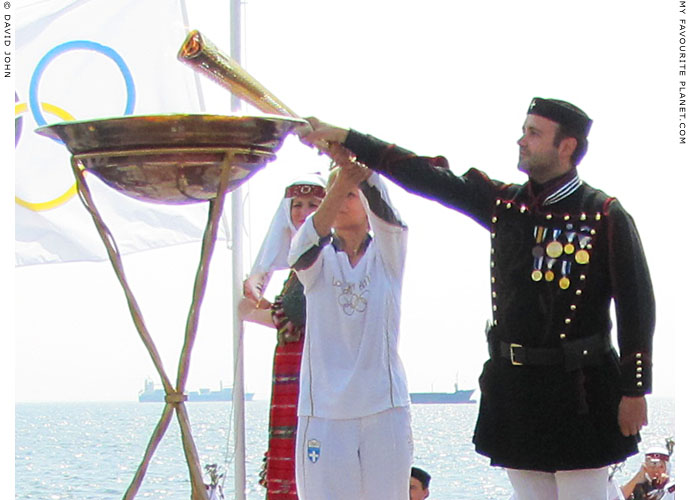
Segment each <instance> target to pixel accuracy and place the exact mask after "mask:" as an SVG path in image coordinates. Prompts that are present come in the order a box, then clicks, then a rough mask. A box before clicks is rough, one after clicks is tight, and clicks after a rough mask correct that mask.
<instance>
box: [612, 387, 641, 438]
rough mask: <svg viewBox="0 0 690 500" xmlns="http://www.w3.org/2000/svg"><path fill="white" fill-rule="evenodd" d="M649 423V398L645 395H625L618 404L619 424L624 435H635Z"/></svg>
mask: <svg viewBox="0 0 690 500" xmlns="http://www.w3.org/2000/svg"><path fill="white" fill-rule="evenodd" d="M645 425H647V400H646V399H645V397H644V396H638V397H629V396H623V397H622V398H621V402H620V404H619V405H618V426H619V427H620V429H621V433H622V434H623V435H624V436H634V435H635V434H637V433H638V432H640V429H642V427H643V426H645Z"/></svg>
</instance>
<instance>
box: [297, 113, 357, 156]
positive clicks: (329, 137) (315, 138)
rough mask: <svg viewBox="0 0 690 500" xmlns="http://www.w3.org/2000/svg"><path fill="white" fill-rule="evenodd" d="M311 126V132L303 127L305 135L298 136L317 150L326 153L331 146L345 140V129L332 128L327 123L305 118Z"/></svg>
mask: <svg viewBox="0 0 690 500" xmlns="http://www.w3.org/2000/svg"><path fill="white" fill-rule="evenodd" d="M306 120H307V121H308V122H309V125H311V130H310V129H307V128H306V127H305V131H306V133H305V134H303V135H301V136H300V140H301V141H302V142H303V143H304V144H306V145H308V146H312V147H315V148H317V149H318V150H320V151H322V152H324V153H327V152H328V147H329V146H330V145H331V144H334V143H337V144H342V143H343V142H345V139H346V138H347V133H348V131H347V129H344V128H340V127H334V126H333V125H329V124H328V123H323V122H320V121H319V120H317V119H316V118H313V117H310V118H306Z"/></svg>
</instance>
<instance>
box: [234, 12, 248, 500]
mask: <svg viewBox="0 0 690 500" xmlns="http://www.w3.org/2000/svg"><path fill="white" fill-rule="evenodd" d="M241 8H242V4H241V0H230V57H232V58H233V59H234V60H235V61H237V62H238V63H239V64H240V65H241V64H242V45H241V43H242V36H241V35H242V31H241V28H242V11H241ZM240 107H241V102H240V99H239V98H238V97H237V96H235V95H234V94H233V95H232V101H231V109H232V111H233V112H237V111H239V110H240ZM231 196H232V199H231V206H232V304H233V314H232V317H233V360H234V365H235V373H234V380H233V394H232V413H233V424H234V425H233V429H234V435H235V459H234V462H235V500H245V498H246V480H247V471H246V465H245V455H246V453H245V428H244V420H245V417H244V346H243V342H242V339H243V338H244V326H243V324H242V320H240V319H239V315H238V314H237V307H238V305H239V302H240V300H241V299H242V280H243V274H244V271H243V262H242V222H243V220H244V215H243V211H242V197H243V188H242V186H240V187H238V188H236V189H235V190H234V191H233V192H232V193H231Z"/></svg>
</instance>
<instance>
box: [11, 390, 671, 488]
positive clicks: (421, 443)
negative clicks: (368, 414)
mask: <svg viewBox="0 0 690 500" xmlns="http://www.w3.org/2000/svg"><path fill="white" fill-rule="evenodd" d="M648 402H649V421H650V424H649V426H647V427H646V428H645V429H644V430H643V434H642V439H643V440H642V443H641V445H640V446H641V449H644V448H645V447H646V446H648V445H649V444H656V443H661V444H663V443H664V440H665V438H667V437H672V436H673V435H674V429H675V401H674V399H666V398H654V397H650V398H648ZM186 406H187V409H188V413H189V418H190V421H191V424H192V433H193V436H194V441H195V444H196V447H197V451H198V454H199V459H200V463H201V466H202V468H203V467H204V466H205V465H206V464H218V466H219V467H220V469H221V470H222V471H223V472H224V473H225V478H224V480H223V482H224V490H225V496H226V499H227V500H230V499H233V498H234V482H233V475H234V468H235V464H234V462H233V458H232V457H233V454H234V439H233V432H232V427H231V425H232V420H233V416H232V406H231V404H230V403H222V402H218V403H191V404H187V405H186ZM162 409H163V405H162V404H159V403H138V402H120V403H116V402H108V403H93V402H89V403H18V404H16V406H15V498H16V499H41V500H62V499H75V500H77V499H78V500H85V499H93V500H105V499H116V498H122V496H123V494H124V492H125V491H126V490H127V487H128V486H129V484H130V483H131V481H132V479H133V477H134V473H135V471H136V469H137V467H138V465H139V463H140V462H141V460H142V457H143V454H144V451H145V449H146V446H147V444H148V442H149V439H150V437H151V434H152V432H153V429H154V427H155V425H156V424H157V423H158V420H159V419H160V416H161V412H162ZM477 409H478V405H477V404H462V405H413V406H412V427H413V433H414V441H415V443H414V450H415V451H414V463H415V465H417V466H419V467H421V468H423V469H425V470H427V471H428V472H429V473H430V474H431V475H432V480H431V488H430V490H431V495H430V500H451V499H452V500H455V499H458V500H460V499H502V500H503V499H507V498H508V497H509V496H510V484H509V482H508V480H507V478H506V475H505V472H504V471H503V470H501V469H499V468H495V467H491V466H490V465H489V461H488V459H487V458H485V457H482V456H480V455H478V454H477V453H475V451H474V447H473V446H472V432H473V430H474V424H475V420H476V417H477ZM245 415H246V419H245V420H246V431H245V440H246V459H245V466H246V478H247V479H246V489H247V493H246V497H247V499H249V500H262V499H263V498H264V496H265V490H264V489H263V488H262V487H261V486H259V484H258V482H257V481H258V473H259V470H260V469H261V463H262V458H263V455H264V452H265V451H266V442H267V425H268V402H267V401H250V402H247V403H246V407H245ZM640 462H641V457H640V455H637V456H635V457H631V458H630V459H629V460H628V461H627V462H626V463H625V464H624V466H623V469H622V470H620V471H618V472H617V473H616V477H617V478H618V480H619V482H625V481H626V480H627V479H629V478H630V477H632V476H633V475H634V474H635V473H636V472H637V470H638V468H639V466H640ZM672 463H673V459H672ZM206 479H207V480H208V477H206ZM190 492H191V489H190V482H189V472H188V469H187V465H186V462H185V458H184V453H183V449H182V441H181V438H180V431H179V425H178V423H177V419H176V418H174V417H173V420H172V421H171V422H170V426H169V427H168V431H167V433H166V435H165V437H164V438H163V440H162V441H161V443H160V444H159V446H158V448H157V450H156V452H155V454H154V456H153V459H152V461H151V463H150V465H149V468H148V470H147V472H146V476H145V478H144V482H143V484H142V486H141V488H140V489H139V493H138V495H137V498H151V499H159V498H160V499H185V500H186V499H189V498H190V496H191V494H190Z"/></svg>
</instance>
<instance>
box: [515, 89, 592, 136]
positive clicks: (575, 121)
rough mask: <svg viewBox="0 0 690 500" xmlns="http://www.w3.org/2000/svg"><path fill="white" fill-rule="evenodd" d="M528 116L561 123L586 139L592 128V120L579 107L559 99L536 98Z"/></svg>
mask: <svg viewBox="0 0 690 500" xmlns="http://www.w3.org/2000/svg"><path fill="white" fill-rule="evenodd" d="M527 114H528V115H538V116H543V117H544V118H548V119H549V120H552V121H554V122H556V123H560V124H561V125H564V126H566V127H568V128H570V129H571V130H573V131H575V132H576V133H581V134H582V135H584V136H585V137H586V136H587V134H589V129H590V128H591V127H592V120H590V118H589V116H587V114H586V113H585V112H584V111H582V110H581V109H580V108H578V107H577V106H573V105H572V104H570V103H569V102H566V101H560V100H558V99H542V98H541V97H535V98H534V99H532V102H531V103H530V105H529V109H528V110H527Z"/></svg>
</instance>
